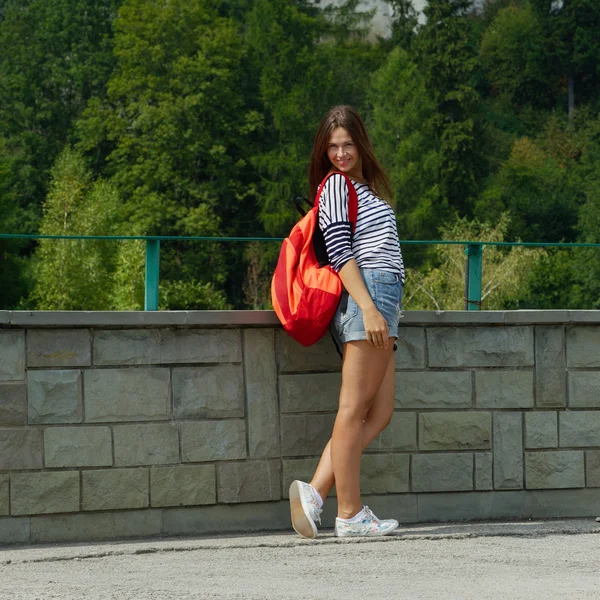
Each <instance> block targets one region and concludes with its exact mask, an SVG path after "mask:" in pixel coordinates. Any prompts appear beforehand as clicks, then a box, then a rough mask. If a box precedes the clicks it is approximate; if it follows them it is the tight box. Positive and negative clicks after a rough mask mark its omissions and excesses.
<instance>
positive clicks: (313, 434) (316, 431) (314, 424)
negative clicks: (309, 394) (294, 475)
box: [281, 414, 335, 456]
mask: <svg viewBox="0 0 600 600" xmlns="http://www.w3.org/2000/svg"><path fill="white" fill-rule="evenodd" d="M334 421H335V415H315V414H312V415H282V416H281V455H282V456H319V455H320V454H321V452H323V448H325V445H326V444H327V442H328V441H329V438H330V437H331V432H332V431H333V423H334Z"/></svg>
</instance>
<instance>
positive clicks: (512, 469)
mask: <svg viewBox="0 0 600 600" xmlns="http://www.w3.org/2000/svg"><path fill="white" fill-rule="evenodd" d="M494 488H495V489H497V490H513V489H522V488H523V417H522V413H517V412H510V413H495V414H494Z"/></svg>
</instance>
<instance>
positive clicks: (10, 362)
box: [0, 330, 25, 381]
mask: <svg viewBox="0 0 600 600" xmlns="http://www.w3.org/2000/svg"><path fill="white" fill-rule="evenodd" d="M23 379H25V332H24V331H10V330H0V381H22V380H23Z"/></svg>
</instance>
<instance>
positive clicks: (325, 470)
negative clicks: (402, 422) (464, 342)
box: [310, 338, 396, 501]
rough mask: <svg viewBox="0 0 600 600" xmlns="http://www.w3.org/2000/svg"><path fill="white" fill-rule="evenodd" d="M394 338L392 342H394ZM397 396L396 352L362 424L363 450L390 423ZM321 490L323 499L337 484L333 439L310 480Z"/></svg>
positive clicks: (391, 357)
mask: <svg viewBox="0 0 600 600" xmlns="http://www.w3.org/2000/svg"><path fill="white" fill-rule="evenodd" d="M393 341H394V340H393V338H391V339H390V342H393ZM395 396H396V373H395V360H394V354H393V353H392V355H391V356H390V360H389V363H388V368H387V371H386V372H385V376H384V378H383V381H382V382H381V385H380V386H379V389H378V390H377V392H376V393H375V397H374V398H373V403H372V404H371V408H370V409H369V412H368V413H367V416H366V418H365V420H364V422H363V424H362V450H364V449H365V448H366V447H367V446H368V445H369V444H370V443H371V442H372V441H373V440H374V439H375V438H376V437H377V436H378V435H379V434H380V433H381V432H382V431H383V430H384V429H385V428H386V427H387V426H388V424H389V422H390V420H391V418H392V415H393V414H394V399H395ZM310 483H311V485H312V486H313V487H314V488H315V489H316V490H317V491H318V492H319V494H320V495H321V498H322V499H323V501H325V499H326V498H327V496H328V495H329V493H330V492H331V488H332V487H333V486H334V484H335V478H334V476H333V466H332V464H331V440H329V442H327V445H326V446H325V449H324V450H323V454H322V455H321V460H320V461H319V465H318V466H317V469H316V471H315V474H314V476H313V478H312V481H311V482H310Z"/></svg>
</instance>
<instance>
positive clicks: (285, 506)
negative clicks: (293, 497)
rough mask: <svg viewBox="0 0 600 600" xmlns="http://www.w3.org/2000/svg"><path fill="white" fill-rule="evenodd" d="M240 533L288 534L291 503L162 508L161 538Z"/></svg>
mask: <svg viewBox="0 0 600 600" xmlns="http://www.w3.org/2000/svg"><path fill="white" fill-rule="evenodd" d="M242 531H290V503H289V502H287V501H280V502H251V503H248V504H215V505H213V506H195V507H188V508H165V509H163V531H162V534H163V535H188V536H189V535H203V534H207V533H216V534H218V535H222V534H224V533H240V532H242ZM274 566H275V567H276V565H274Z"/></svg>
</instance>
